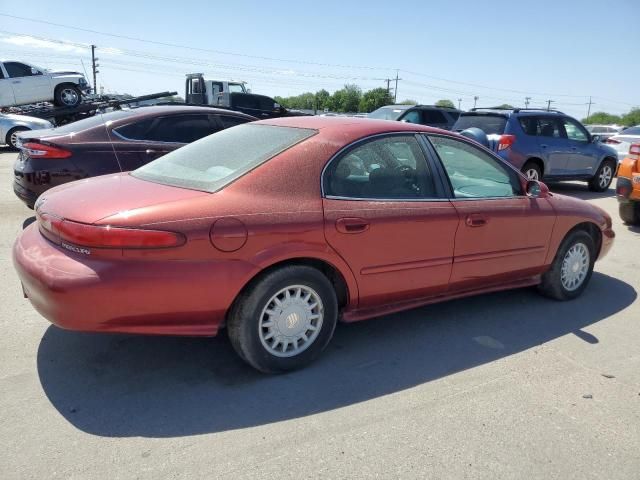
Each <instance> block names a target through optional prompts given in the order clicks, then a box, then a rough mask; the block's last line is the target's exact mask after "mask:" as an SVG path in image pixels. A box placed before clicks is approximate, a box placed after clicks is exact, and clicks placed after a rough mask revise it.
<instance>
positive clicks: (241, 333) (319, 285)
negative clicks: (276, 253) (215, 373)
mask: <svg viewBox="0 0 640 480" xmlns="http://www.w3.org/2000/svg"><path fill="white" fill-rule="evenodd" d="M293 286H303V287H307V288H310V289H312V290H313V291H314V292H315V293H317V295H318V296H319V298H320V300H321V303H322V306H323V316H322V324H321V325H320V327H319V332H318V333H317V334H315V335H316V336H315V338H314V339H313V340H312V341H311V342H310V343H309V344H308V346H307V347H306V349H304V350H302V351H301V352H300V353H298V354H295V355H293V356H288V357H282V356H277V355H276V354H274V353H272V352H270V351H269V350H268V349H267V347H265V345H263V340H262V339H261V333H260V332H261V330H260V329H261V328H262V327H261V321H262V319H261V318H260V317H261V316H262V315H263V310H264V309H265V308H267V306H268V305H269V302H270V301H271V300H272V298H273V297H274V296H275V295H276V294H278V292H281V291H282V290H285V289H287V288H288V287H293ZM265 318H266V317H265ZM281 318H282V313H281ZM288 318H289V317H287V319H288ZM337 319H338V301H337V298H336V292H335V290H334V288H333V285H332V284H331V282H330V281H329V280H328V279H327V277H326V276H324V275H323V274H322V273H321V272H320V271H318V270H316V269H315V268H312V267H308V266H303V265H292V266H288V267H283V268H280V269H278V270H274V271H272V272H270V273H267V274H265V275H264V276H262V277H260V278H259V279H258V280H256V281H254V282H253V283H252V284H250V285H249V286H248V287H247V288H246V289H245V292H244V293H243V294H241V295H240V297H239V298H238V299H236V301H235V302H234V305H233V307H232V309H231V311H230V312H229V318H228V322H227V329H228V333H229V339H230V340H231V344H232V345H233V348H234V349H235V350H236V352H237V353H238V355H239V356H240V357H241V358H242V359H243V360H244V361H246V362H247V363H248V364H249V365H251V366H252V367H254V368H256V369H257V370H260V371H261V372H264V373H279V372H286V371H290V370H295V369H298V368H301V367H304V366H305V365H307V364H309V363H310V362H312V361H313V360H314V359H315V358H316V357H317V356H318V355H319V354H320V353H321V352H322V351H323V350H324V349H325V347H326V346H327V344H328V343H329V340H331V337H332V336H333V332H334V330H335V327H336V323H337ZM262 335H263V336H264V334H262ZM305 335H306V332H305ZM296 347H297V341H296ZM287 348H288V347H287Z"/></svg>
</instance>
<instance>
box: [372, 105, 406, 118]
mask: <svg viewBox="0 0 640 480" xmlns="http://www.w3.org/2000/svg"><path fill="white" fill-rule="evenodd" d="M406 110H407V109H406V108H398V107H380V108H379V109H377V110H374V111H373V112H371V113H370V114H369V115H368V117H369V118H377V119H378V120H397V119H398V117H399V116H400V115H402V114H403V113H404V112H405V111H406Z"/></svg>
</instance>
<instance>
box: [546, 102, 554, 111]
mask: <svg viewBox="0 0 640 480" xmlns="http://www.w3.org/2000/svg"><path fill="white" fill-rule="evenodd" d="M552 103H555V100H547V112H548V111H549V110H551V104H552Z"/></svg>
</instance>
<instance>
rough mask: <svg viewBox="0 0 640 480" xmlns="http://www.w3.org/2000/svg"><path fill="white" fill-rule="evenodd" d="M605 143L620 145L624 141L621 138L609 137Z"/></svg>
mask: <svg viewBox="0 0 640 480" xmlns="http://www.w3.org/2000/svg"><path fill="white" fill-rule="evenodd" d="M604 143H608V144H609V145H618V144H619V143H622V142H621V141H620V140H616V139H615V138H607V139H606V140H605V141H604Z"/></svg>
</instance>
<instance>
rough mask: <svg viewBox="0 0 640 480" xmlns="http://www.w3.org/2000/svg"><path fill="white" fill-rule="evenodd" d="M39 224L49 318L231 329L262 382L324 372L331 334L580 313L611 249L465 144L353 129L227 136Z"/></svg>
mask: <svg viewBox="0 0 640 480" xmlns="http://www.w3.org/2000/svg"><path fill="white" fill-rule="evenodd" d="M36 216H37V219H38V220H37V222H36V223H34V224H32V225H30V226H28V227H27V228H26V229H25V230H24V232H23V233H22V234H21V235H20V237H19V238H18V240H17V241H16V244H15V246H14V249H13V259H14V264H15V266H16V269H17V271H18V275H19V276H20V279H21V281H22V285H23V288H24V292H25V295H26V296H27V297H28V298H29V300H30V301H31V303H32V304H33V306H34V307H35V308H36V309H37V310H38V311H39V312H40V313H41V314H42V315H43V316H44V317H46V318H48V319H49V320H51V321H52V322H53V323H55V324H56V325H59V326H60V327H63V328H68V329H72V330H82V331H95V332H127V333H148V334H164V335H216V334H217V333H218V331H219V329H220V328H221V327H222V326H224V325H226V327H227V329H228V333H229V337H230V338H231V342H232V344H233V346H234V348H235V349H236V350H237V351H238V353H239V354H240V356H241V357H242V358H243V359H245V360H246V361H247V362H249V363H250V364H251V365H253V366H254V367H256V368H258V369H260V370H262V371H266V372H279V371H284V370H291V369H293V368H297V367H300V366H303V365H305V364H307V363H308V362H310V361H311V360H313V359H314V358H315V357H316V356H317V355H318V354H319V353H320V352H321V351H322V350H323V349H324V348H325V347H326V345H327V344H328V342H329V340H330V339H331V336H332V335H333V332H334V328H335V326H336V322H337V321H338V319H340V320H342V321H345V322H355V321H359V320H364V319H367V318H372V317H376V316H379V315H383V314H387V313H391V312H398V311H401V310H405V309H408V308H414V307H418V306H421V305H426V304H428V303H432V302H438V301H443V300H450V299H454V298H460V297H464V296H467V295H474V294H478V293H485V292H492V291H497V290H504V289H508V288H518V287H527V286H533V285H536V286H538V288H539V289H540V291H541V292H542V293H543V294H544V295H547V296H549V297H551V298H554V299H557V300H569V299H572V298H576V297H577V296H579V295H580V294H581V293H582V292H583V291H584V289H585V288H586V287H587V285H588V283H589V278H590V277H591V273H592V271H593V265H594V262H595V261H596V259H599V258H602V256H604V255H605V254H606V253H607V251H608V250H609V249H610V248H611V245H612V244H613V240H614V232H613V230H612V229H611V218H610V217H609V215H607V213H606V212H604V211H603V210H601V209H599V208H597V207H596V206H594V205H591V204H589V203H587V202H585V201H583V200H578V199H574V198H570V197H565V196H563V195H556V194H551V193H550V192H549V190H548V189H547V187H546V186H545V185H544V184H543V183H540V182H537V181H533V180H530V181H527V179H526V178H525V177H524V176H523V175H522V174H521V173H520V172H518V171H517V170H515V169H514V168H513V167H512V166H511V165H509V164H507V163H506V162H505V161H504V160H502V159H501V158H500V157H498V156H497V155H495V154H494V153H493V152H491V151H489V150H487V149H485V148H483V147H481V146H480V145H479V144H477V143H475V142H473V141H471V140H469V139H467V138H465V137H462V136H460V135H457V134H455V133H451V132H446V131H442V130H437V129H433V128H428V127H423V126H420V125H413V124H410V123H400V122H389V121H384V120H371V119H357V118H328V117H327V118H324V117H293V118H280V119H273V120H263V121H260V122H254V123H250V124H247V125H240V126H238V127H234V128H230V129H228V130H225V131H222V132H218V133H216V134H214V135H210V136H209V137H207V138H203V139H202V140H198V141H197V142H194V143H192V144H191V145H188V146H186V147H184V148H181V149H179V150H177V151H175V152H172V153H169V154H167V155H165V156H164V157H162V158H159V159H158V160H156V161H154V162H151V163H149V164H147V165H145V166H143V167H141V168H139V169H138V170H135V171H133V172H131V173H119V174H115V175H106V176H103V177H100V178H93V179H89V180H87V181H82V182H74V183H71V184H68V185H63V186H61V187H57V188H55V189H54V190H52V191H50V192H47V193H46V194H44V195H42V196H41V197H40V198H39V199H38V201H37V203H36ZM517 313H518V312H514V315H517ZM406 334H407V335H408V336H409V335H411V332H409V331H407V332H406ZM362 341H363V342H366V338H363V339H362Z"/></svg>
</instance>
